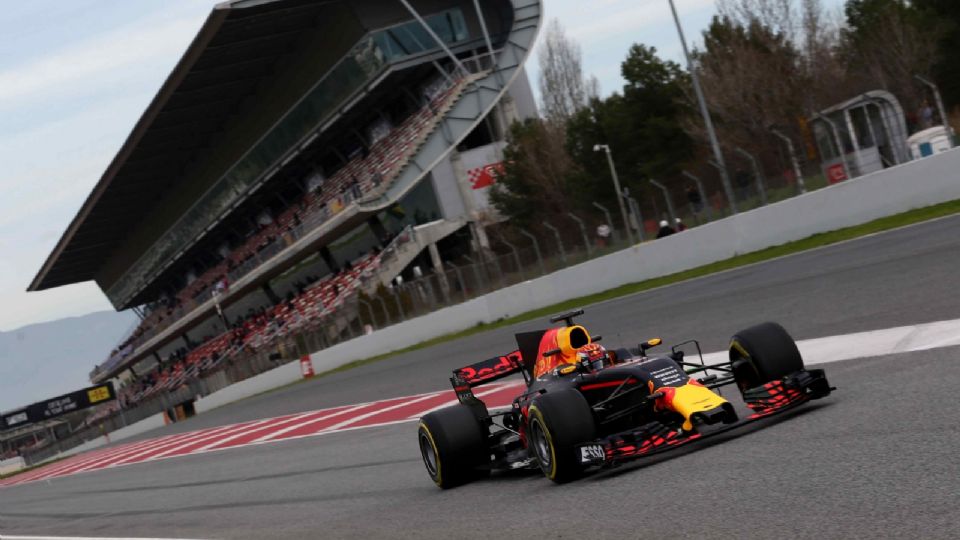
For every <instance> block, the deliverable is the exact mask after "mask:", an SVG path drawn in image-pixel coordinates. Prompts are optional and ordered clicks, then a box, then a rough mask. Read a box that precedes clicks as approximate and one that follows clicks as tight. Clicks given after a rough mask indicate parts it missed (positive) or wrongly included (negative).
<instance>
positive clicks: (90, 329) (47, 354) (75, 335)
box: [0, 311, 137, 411]
mask: <svg viewBox="0 0 960 540" xmlns="http://www.w3.org/2000/svg"><path fill="white" fill-rule="evenodd" d="M136 319H137V317H136V315H134V314H133V313H132V312H124V313H116V312H113V311H101V312H98V313H90V314H89V315H84V316H82V317H70V318H67V319H60V320H57V321H51V322H45V323H38V324H31V325H29V326H24V327H23V328H18V329H16V330H12V331H9V332H0V411H8V410H10V409H15V408H17V407H22V406H23V405H29V404H30V403H33V402H35V401H39V400H41V399H45V398H48V397H53V396H57V395H60V394H65V393H67V392H70V391H72V390H76V389H78V388H82V387H84V386H88V385H89V382H90V381H89V379H88V378H87V376H88V375H89V373H90V371H91V370H92V369H93V367H94V366H95V365H96V364H99V363H100V362H103V360H104V359H106V357H107V354H109V353H110V351H111V350H112V349H113V348H114V347H115V346H116V345H117V343H118V342H119V340H120V339H121V338H123V337H124V334H126V333H127V332H128V331H129V330H130V329H131V328H132V326H133V324H134V323H135V322H136Z"/></svg>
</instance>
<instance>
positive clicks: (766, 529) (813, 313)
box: [0, 217, 960, 538]
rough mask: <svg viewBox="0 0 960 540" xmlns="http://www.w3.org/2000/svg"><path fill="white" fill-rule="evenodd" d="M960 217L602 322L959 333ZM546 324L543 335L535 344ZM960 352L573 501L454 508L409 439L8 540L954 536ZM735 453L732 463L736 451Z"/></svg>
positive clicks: (602, 481) (420, 357)
mask: <svg viewBox="0 0 960 540" xmlns="http://www.w3.org/2000/svg"><path fill="white" fill-rule="evenodd" d="M958 230H960V218H957V217H953V218H947V219H942V220H938V221H934V222H930V223H927V224H923V225H918V226H913V227H909V228H906V229H901V230H897V231H892V232H889V233H884V234H880V235H875V236H872V237H868V238H863V239H860V240H856V241H853V242H848V243H844V244H840V245H836V246H831V247H828V248H824V249H820V250H816V251H813V252H809V253H805V254H801V255H797V256H792V257H788V258H784V259H780V260H777V261H771V262H768V263H763V264H759V265H755V266H751V267H748V268H743V269H738V270H735V271H731V272H727V273H723V274H719V275H715V276H712V277H708V278H703V279H699V280H695V281H691V282H688V283H683V284H679V285H676V286H671V287H667V288H663V289H659V290H656V291H651V292H648V293H643V294H639V295H634V296H631V297H627V298H622V299H618V300H614V301H609V302H605V303H602V304H599V305H597V306H592V307H588V314H587V316H586V317H584V318H583V320H582V322H583V323H585V324H586V325H587V326H588V327H589V328H591V329H592V330H593V331H594V332H595V333H599V334H603V335H604V341H605V343H606V344H607V346H608V347H616V346H619V344H620V343H624V344H627V343H635V342H636V341H638V340H640V339H643V338H647V337H652V336H659V337H662V338H664V340H665V341H666V342H667V343H670V342H674V341H679V340H682V339H687V338H690V337H695V338H697V339H700V340H701V341H702V342H703V344H704V349H705V351H715V350H721V349H723V348H724V347H725V345H726V341H727V339H728V338H729V336H730V334H732V333H733V332H734V331H736V330H737V329H739V328H741V327H745V326H748V325H750V324H753V323H756V322H761V321H763V320H768V319H772V320H778V321H780V322H781V323H782V324H783V325H784V326H785V327H786V328H787V329H788V330H790V331H791V333H793V334H794V337H796V338H798V339H807V338H815V337H821V336H831V335H838V334H848V333H853V332H860V331H865V330H874V329H882V328H888V327H894V326H903V325H910V324H917V323H925V322H931V321H937V320H946V319H957V318H960V302H958V300H960V286H958V285H960V279H958V271H957V268H960V234H957V231H958ZM541 326H543V322H531V323H527V324H524V325H520V328H535V327H541ZM512 332H513V329H509V330H507V329H504V330H496V331H491V332H487V333H484V334H480V335H476V336H472V337H469V338H465V339H462V340H459V341H456V342H451V343H446V344H441V345H438V346H435V347H431V348H429V349H424V350H421V351H416V352H413V353H408V354H404V355H399V356H397V357H395V358H392V359H390V360H387V361H384V362H380V363H377V364H372V365H368V366H363V367H360V368H357V369H354V370H351V371H348V372H343V373H338V374H335V375H332V376H329V377H324V378H320V379H317V380H315V381H311V382H308V383H304V384H300V385H296V386H294V387H291V388H287V389H285V390H282V391H278V392H274V393H271V394H267V395H263V396H259V397H256V398H253V399H249V400H246V401H244V402H241V403H238V404H235V405H232V406H228V407H223V408H221V409H218V410H215V411H211V412H210V413H207V414H204V415H202V416H200V417H197V418H195V419H193V420H191V421H188V422H184V423H182V424H179V425H177V426H175V427H171V428H167V429H164V430H160V431H157V432H153V433H151V434H147V435H145V437H153V436H158V435H167V434H171V433H176V432H182V431H190V430H196V429H201V428H206V427H212V426H219V425H223V424H227V423H234V422H243V421H249V420H255V419H260V418H265V417H270V416H279V415H283V414H291V413H296V412H301V411H306V410H312V409H319V408H324V407H334V406H338V405H349V404H354V403H359V402H365V401H375V400H380V399H385V398H390V397H396V396H404V395H410V394H416V393H421V392H428V391H433V390H438V389H442V388H443V387H444V386H445V385H446V384H447V382H446V377H447V375H448V373H449V370H450V369H452V368H454V367H458V366H460V365H464V364H467V363H470V362H471V361H476V360H478V359H481V358H484V357H487V356H492V355H494V354H497V353H502V352H507V351H509V350H512V348H513V345H512V339H511V337H512ZM958 355H960V348H957V347H953V348H941V349H934V350H929V351H922V352H914V353H909V354H899V355H890V356H884V357H879V358H864V359H857V360H847V361H842V362H837V363H832V364H827V365H826V366H824V367H825V368H826V369H827V373H828V376H829V378H830V381H831V383H833V384H834V385H835V386H837V387H839V390H838V392H837V393H836V394H834V395H833V396H831V397H830V398H828V399H826V400H822V401H819V402H815V403H813V404H809V405H806V406H804V407H801V408H799V409H797V410H795V411H793V412H791V413H788V414H787V415H784V416H782V417H779V418H774V419H770V420H766V421H763V422H762V423H758V424H755V425H754V426H753V427H745V428H741V429H739V430H735V431H733V432H730V433H728V434H725V435H722V436H720V437H718V438H714V439H710V440H706V441H702V442H700V443H696V444H694V445H691V446H690V447H687V448H685V449H680V450H679V452H675V453H671V454H668V455H666V456H658V457H655V458H650V459H648V460H647V461H640V462H636V463H634V464H631V465H627V466H624V467H621V468H619V469H614V470H612V471H608V472H602V473H599V474H595V475H593V476H590V477H588V478H586V479H584V480H581V481H579V482H576V483H573V484H569V485H566V486H554V485H553V484H551V483H550V482H548V481H547V480H545V479H544V478H542V476H540V475H539V474H529V473H527V474H517V475H510V476H499V477H493V478H491V479H489V480H484V481H482V482H478V483H475V484H471V485H468V486H464V487H461V488H458V489H455V490H451V491H440V490H439V489H437V488H436V487H435V486H434V485H433V484H432V483H431V482H430V480H429V479H428V477H427V475H426V473H425V471H424V470H423V465H422V463H421V462H420V457H419V452H418V450H417V446H416V439H415V435H414V434H415V431H414V430H415V424H413V423H406V424H395V425H390V426H384V427H376V428H370V429H363V430H357V431H349V432H340V433H331V434H327V435H322V436H319V437H312V438H303V439H296V440H288V441H281V442H277V443H274V444H264V445H258V446H248V447H242V448H232V449H229V450H224V451H220V452H212V453H206V454H202V455H194V456H185V457H181V458H176V459H168V460H162V461H156V462H151V463H141V464H135V465H130V466H126V467H122V468H116V469H105V470H99V471H91V472H87V473H83V474H79V475H75V476H69V477H63V478H55V479H53V480H51V481H49V482H37V483H32V484H24V485H20V486H13V487H8V488H3V489H0V534H4V533H5V534H24V535H28V534H29V535H67V534H74V535H80V536H165V537H189V538H380V537H391V538H392V537H400V538H439V537H447V538H450V537H452V538H491V537H498V536H499V537H502V538H514V537H521V536H529V535H538V536H545V537H565V538H572V537H586V538H597V537H613V536H621V535H622V536H624V537H628V538H636V537H640V536H644V537H647V536H657V535H669V536H670V537H684V536H685V537H695V538H702V537H722V538H731V537H733V538H746V537H751V538H752V537H756V538H773V537H777V538H782V537H788V538H813V537H827V538H838V537H839V538H876V537H890V538H892V537H910V538H956V537H960V521H958V518H960V515H958V510H957V509H958V508H960V489H958V488H957V487H956V481H957V477H958V471H960V453H958V452H957V448H958V447H960V433H958V432H960V428H958V426H957V422H956V420H955V416H956V415H955V412H954V411H953V409H954V408H955V407H956V406H957V405H958V404H960V400H958V399H957V392H956V388H955V386H956V384H957V382H958V381H960V362H958V361H957V357H958ZM721 443H722V444H721Z"/></svg>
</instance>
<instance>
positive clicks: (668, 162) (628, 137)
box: [567, 44, 693, 208]
mask: <svg viewBox="0 0 960 540" xmlns="http://www.w3.org/2000/svg"><path fill="white" fill-rule="evenodd" d="M621 73H622V75H623V78H624V79H625V80H626V81H627V84H626V85H625V86H624V88H623V93H615V94H613V95H611V96H610V97H608V98H606V99H594V100H591V101H590V104H589V105H588V107H587V108H585V109H583V110H581V111H580V112H579V113H577V114H576V115H575V116H574V117H573V118H571V119H570V121H569V122H568V123H567V150H568V152H569V153H570V156H571V158H572V159H573V160H574V162H576V163H577V164H578V165H579V167H578V168H577V169H576V170H575V171H574V172H573V173H572V174H571V175H570V179H569V181H568V186H569V189H570V190H571V192H572V193H573V196H572V199H574V200H577V201H583V202H586V203H588V204H589V203H590V202H592V201H597V202H600V203H601V204H604V205H607V206H608V207H614V208H615V207H616V204H617V201H616V195H615V193H614V191H613V188H612V180H611V178H610V173H609V168H608V166H607V163H606V157H605V155H604V154H603V153H601V152H595V151H594V150H593V148H594V145H597V144H607V145H609V146H610V148H611V150H612V154H613V158H614V162H615V166H616V168H617V171H618V173H619V176H620V180H621V184H622V185H623V186H625V187H628V188H629V189H630V191H631V193H633V194H634V195H635V196H636V197H637V199H638V200H641V201H647V200H650V198H649V197H644V196H642V195H643V194H645V193H648V192H650V186H649V183H648V182H647V180H649V179H650V178H658V179H661V180H666V181H669V180H670V179H671V178H672V177H674V176H676V175H677V173H678V172H679V169H680V168H681V165H682V163H683V162H684V161H686V160H688V159H689V158H690V157H691V156H692V154H693V142H692V140H691V139H690V137H689V136H688V135H687V133H686V131H685V130H684V128H683V118H684V117H685V116H686V115H687V114H689V111H688V109H687V107H686V102H685V96H686V93H685V88H686V87H687V86H688V85H689V79H688V77H687V74H686V73H685V72H684V71H683V70H682V69H681V68H680V66H679V65H678V64H677V63H675V62H670V61H664V60H662V59H661V58H659V57H658V56H657V51H656V49H655V48H653V47H648V46H645V45H641V44H636V45H633V46H632V47H631V48H630V51H629V53H628V55H627V58H626V59H625V60H624V62H623V63H622V64H621Z"/></svg>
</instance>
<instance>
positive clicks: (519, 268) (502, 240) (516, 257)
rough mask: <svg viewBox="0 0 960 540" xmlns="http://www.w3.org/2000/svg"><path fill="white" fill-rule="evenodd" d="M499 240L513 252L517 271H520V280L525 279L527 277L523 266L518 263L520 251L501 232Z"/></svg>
mask: <svg viewBox="0 0 960 540" xmlns="http://www.w3.org/2000/svg"><path fill="white" fill-rule="evenodd" d="M500 241H501V242H503V245H505V246H507V247H508V248H510V251H512V252H513V261H514V262H515V263H517V272H519V273H520V281H526V280H527V277H526V276H525V275H524V272H523V266H522V265H521V264H520V253H519V252H518V251H517V246H515V245H513V244H511V243H510V242H508V241H507V239H506V238H504V237H503V235H502V234H501V235H500Z"/></svg>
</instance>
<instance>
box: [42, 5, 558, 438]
mask: <svg viewBox="0 0 960 540" xmlns="http://www.w3.org/2000/svg"><path fill="white" fill-rule="evenodd" d="M540 18H541V6H540V2H539V1H538V0H351V1H346V0H233V1H229V2H223V3H221V4H218V5H216V6H215V7H214V8H213V10H212V12H211V13H210V15H209V17H208V18H207V20H206V21H205V23H204V24H203V26H202V28H201V29H200V31H199V33H198V34H197V36H196V37H195V38H194V39H193V41H192V43H191V44H190V46H189V48H188V49H187V50H186V51H185V52H184V54H183V56H182V58H181V59H180V61H179V62H178V64H177V65H176V67H175V68H174V69H173V71H172V72H171V73H170V75H169V76H168V78H167V80H166V81H165V83H164V84H163V86H162V87H161V88H160V89H159V91H158V92H157V94H156V97H155V98H154V99H153V101H152V102H151V103H150V105H149V106H148V107H147V109H146V111H145V112H144V113H143V116H142V117H141V118H140V120H139V121H138V122H137V123H136V125H135V126H134V127H133V130H132V132H131V134H130V135H129V137H128V138H127V140H126V142H125V143H124V144H123V146H122V147H121V149H120V151H119V152H118V154H117V155H116V157H115V158H114V159H113V161H112V162H111V163H110V165H109V167H108V168H107V170H106V171H105V172H104V174H103V176H102V177H101V179H100V181H99V182H98V183H97V185H96V186H95V188H94V189H93V191H92V193H91V194H90V195H89V196H88V198H87V200H86V201H85V202H84V204H83V206H82V207H81V208H80V210H79V212H78V213H77V216H76V217H75V218H74V219H73V221H72V222H71V224H70V225H69V227H68V228H67V230H66V232H65V233H64V234H63V236H62V238H61V239H60V241H59V242H58V243H57V245H56V247H55V248H54V250H53V252H52V253H51V254H50V255H49V257H48V258H47V260H46V262H45V263H44V264H43V266H42V268H41V269H40V271H39V272H38V274H37V275H36V277H35V278H34V280H33V282H32V283H31V284H30V287H29V290H31V291H36V290H44V289H49V288H53V287H58V286H62V285H67V284H71V283H77V282H83V281H88V280H94V281H95V282H96V283H97V285H98V286H99V287H100V288H101V289H102V290H103V292H104V293H105V294H106V296H107V298H108V299H109V300H110V302H111V303H112V305H113V306H114V307H115V308H116V309H117V310H125V309H132V310H134V311H135V312H137V314H138V315H139V316H140V317H141V322H140V324H139V325H138V326H137V327H136V328H135V329H134V330H133V331H132V332H131V333H130V335H129V336H127V337H126V338H125V339H124V340H123V341H122V342H121V343H119V344H118V345H117V347H116V349H115V350H114V351H111V352H109V354H106V353H107V351H105V356H106V358H105V359H104V361H103V362H102V363H101V364H100V365H98V366H96V367H95V368H94V369H93V371H92V372H91V375H90V376H91V381H93V382H100V381H105V380H109V379H114V380H116V381H117V382H118V387H119V388H120V390H119V392H118V395H119V405H120V406H122V407H123V408H124V409H125V410H129V409H132V408H135V407H140V406H142V405H144V404H146V403H149V402H151V400H154V401H162V406H160V410H169V409H170V407H171V406H174V405H183V404H189V403H190V402H192V400H193V399H195V398H196V397H197V396H198V395H202V394H203V393H205V392H210V391H212V390H214V389H215V388H214V385H213V384H212V383H210V381H213V380H215V379H216V380H217V381H220V382H218V384H217V386H222V385H223V384H229V383H230V382H234V381H236V380H238V379H241V378H243V377H245V376H250V375H252V374H254V373H256V372H258V371H262V370H264V369H268V368H269V367H272V366H274V365H276V363H277V362H282V361H286V360H292V359H294V358H296V357H297V356H298V355H301V354H304V353H308V352H313V351H315V350H317V349H319V348H322V347H323V346H324V345H325V344H326V343H328V342H329V341H330V340H331V339H332V340H338V339H342V338H343V337H344V336H346V335H348V334H349V333H351V332H354V328H355V326H356V319H357V313H358V310H357V297H358V295H359V294H361V293H363V294H374V293H375V292H376V291H377V290H378V289H380V288H382V287H383V286H384V285H385V284H389V283H390V282H391V280H392V279H393V278H395V277H396V276H398V275H403V274H404V273H409V272H411V267H412V265H413V264H414V263H416V264H417V265H419V266H429V265H433V266H434V267H435V268H438V267H439V265H441V264H442V261H443V259H444V256H445V253H444V250H445V249H446V248H445V247H444V246H445V245H451V244H456V243H459V244H467V245H469V246H473V249H483V246H484V245H485V243H486V240H485V234H484V231H483V227H484V225H486V224H488V221H489V220H490V219H495V217H491V216H492V214H491V212H489V211H488V210H487V209H486V208H485V204H486V197H485V194H484V193H483V192H482V191H483V190H482V189H475V187H478V186H474V185H472V184H471V182H470V179H471V176H472V174H471V173H472V172H473V171H475V170H480V169H482V168H485V167H490V166H492V165H495V164H496V163H497V161H499V160H502V157H499V152H500V149H502V146H503V144H504V143H503V140H504V137H505V131H506V129H507V126H508V125H509V123H511V122H513V121H516V120H520V119H523V118H525V117H529V116H532V115H535V114H536V107H535V104H534V100H533V96H532V92H531V90H530V86H529V82H528V81H527V78H526V74H525V73H524V71H523V63H524V61H525V60H526V58H527V56H528V54H529V51H530V49H531V47H532V45H533V42H534V39H535V37H536V34H537V30H538V28H539V25H540V22H541V20H540ZM117 46H118V47H120V46H123V45H122V44H119V43H118V44H117ZM424 238H429V239H430V241H429V244H427V245H425V242H424V241H423V239H424ZM443 239H446V240H445V243H444V244H438V242H439V241H440V240H443ZM457 249H463V246H462V245H461V246H458V247H457ZM427 253H429V256H427ZM424 261H428V262H427V263H424ZM422 270H424V269H423V268H418V271H422ZM425 270H426V271H428V272H429V271H430V268H429V267H428V268H426V269H425ZM305 330H310V331H311V332H313V334H312V335H316V336H319V337H317V338H316V339H312V340H303V339H298V340H294V342H292V343H291V341H290V339H287V338H288V337H289V336H291V335H293V334H295V333H296V334H302V333H303V332H304V331H305ZM224 372H228V373H229V376H223V373H224ZM218 373H219V374H220V375H219V376H217V377H215V376H214V375H216V374H218ZM201 383H202V384H201ZM161 398H162V399H161ZM117 409H118V407H115V406H112V407H101V408H99V409H97V410H95V411H93V413H92V415H96V418H95V420H98V421H99V420H101V419H103V418H106V417H109V416H110V415H111V414H113V413H115V412H117Z"/></svg>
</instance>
